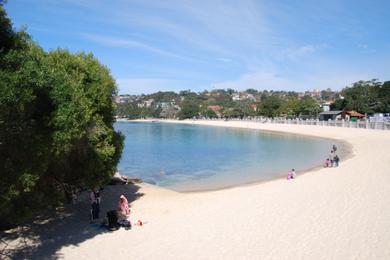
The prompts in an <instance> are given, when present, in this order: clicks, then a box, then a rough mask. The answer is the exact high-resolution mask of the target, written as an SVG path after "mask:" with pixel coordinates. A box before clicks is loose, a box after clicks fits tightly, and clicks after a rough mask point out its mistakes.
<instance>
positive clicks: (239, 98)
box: [232, 93, 241, 101]
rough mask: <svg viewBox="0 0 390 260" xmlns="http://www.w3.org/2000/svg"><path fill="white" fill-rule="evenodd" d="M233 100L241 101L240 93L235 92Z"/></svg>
mask: <svg viewBox="0 0 390 260" xmlns="http://www.w3.org/2000/svg"><path fill="white" fill-rule="evenodd" d="M232 100H233V101H240V100H241V97H240V94H238V93H234V94H233V95H232Z"/></svg>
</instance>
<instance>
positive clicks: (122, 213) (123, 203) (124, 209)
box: [118, 195, 130, 226]
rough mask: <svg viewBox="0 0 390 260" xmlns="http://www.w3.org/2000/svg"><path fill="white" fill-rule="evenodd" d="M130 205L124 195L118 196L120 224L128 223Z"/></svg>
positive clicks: (125, 224)
mask: <svg viewBox="0 0 390 260" xmlns="http://www.w3.org/2000/svg"><path fill="white" fill-rule="evenodd" d="M129 218H130V207H129V202H128V201H127V198H126V197H125V196H124V195H121V196H120V197H119V202H118V223H119V224H120V225H122V226H127V225H130V220H129Z"/></svg>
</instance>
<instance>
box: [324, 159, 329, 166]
mask: <svg viewBox="0 0 390 260" xmlns="http://www.w3.org/2000/svg"><path fill="white" fill-rule="evenodd" d="M324 167H325V168H327V167H330V160H329V158H326V160H325V165H324Z"/></svg>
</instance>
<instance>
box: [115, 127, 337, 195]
mask: <svg viewBox="0 0 390 260" xmlns="http://www.w3.org/2000/svg"><path fill="white" fill-rule="evenodd" d="M115 128H116V129H117V130H119V131H120V132H122V133H123V134H124V135H125V137H126V139H125V147H124V151H123V155H122V158H121V161H120V163H119V166H118V169H119V171H120V172H121V174H123V175H127V176H137V177H140V178H142V179H143V180H144V181H145V182H149V183H153V184H156V185H159V186H163V187H168V188H171V189H174V190H179V191H193V190H207V189H218V188H225V187H230V186H235V185H240V184H245V183H250V182H255V181H265V180H270V179H275V178H279V177H281V176H285V175H286V174H287V172H288V171H289V170H290V169H291V168H295V169H296V171H297V174H298V176H299V173H300V172H302V171H303V170H306V169H309V168H312V167H316V166H319V165H321V164H322V163H323V161H324V159H325V158H326V157H327V155H328V154H329V151H330V148H331V146H332V144H333V142H332V141H330V140H327V139H319V138H310V137H302V136H298V135H291V134H277V133H270V132H263V131H258V130H248V129H233V128H223V127H211V126H195V125H184V124H169V123H140V122H117V123H115Z"/></svg>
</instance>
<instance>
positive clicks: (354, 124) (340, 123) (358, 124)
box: [208, 117, 390, 130]
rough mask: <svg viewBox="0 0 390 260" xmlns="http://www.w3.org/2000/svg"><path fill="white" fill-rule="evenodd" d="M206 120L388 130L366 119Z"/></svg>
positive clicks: (387, 124) (384, 124)
mask: <svg viewBox="0 0 390 260" xmlns="http://www.w3.org/2000/svg"><path fill="white" fill-rule="evenodd" d="M208 120H228V121H248V122H259V123H274V124H292V125H318V126H333V127H349V128H364V129H379V130H390V122H370V121H368V120H359V121H347V120H328V121H320V120H318V119H277V118H263V117H252V118H243V119H239V118H231V119H208Z"/></svg>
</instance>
